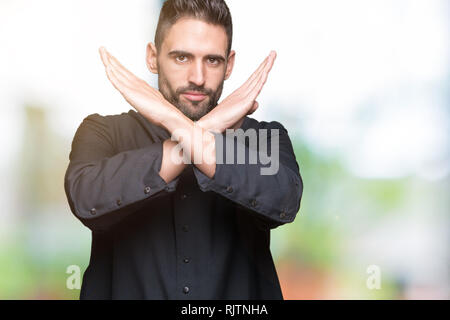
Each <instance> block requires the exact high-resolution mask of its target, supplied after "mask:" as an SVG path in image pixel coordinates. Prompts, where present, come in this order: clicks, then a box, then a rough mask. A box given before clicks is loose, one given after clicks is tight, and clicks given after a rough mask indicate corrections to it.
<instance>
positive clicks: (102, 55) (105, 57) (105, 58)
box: [98, 47, 109, 68]
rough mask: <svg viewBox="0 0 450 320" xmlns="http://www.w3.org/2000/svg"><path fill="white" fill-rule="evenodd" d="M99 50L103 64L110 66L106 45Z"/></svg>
mask: <svg viewBox="0 0 450 320" xmlns="http://www.w3.org/2000/svg"><path fill="white" fill-rule="evenodd" d="M98 51H99V53H100V58H101V60H102V62H103V65H104V66H105V68H106V67H107V66H108V64H109V62H108V57H107V56H106V52H105V47H100V49H99V50H98Z"/></svg>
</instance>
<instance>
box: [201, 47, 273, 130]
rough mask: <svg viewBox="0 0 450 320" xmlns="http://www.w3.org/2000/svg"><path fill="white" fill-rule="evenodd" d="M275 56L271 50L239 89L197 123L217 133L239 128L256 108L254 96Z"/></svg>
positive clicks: (261, 85) (262, 84) (266, 75)
mask: <svg viewBox="0 0 450 320" xmlns="http://www.w3.org/2000/svg"><path fill="white" fill-rule="evenodd" d="M276 56H277V54H276V52H275V51H272V52H271V53H270V54H269V56H268V57H267V58H266V59H265V60H264V61H263V62H262V63H261V65H260V66H259V67H258V69H257V70H256V71H255V72H254V73H253V74H252V75H251V76H250V78H249V79H248V80H247V81H246V82H245V83H244V84H243V85H242V86H241V87H240V88H239V89H237V90H236V91H234V92H233V93H232V94H230V95H229V96H228V97H227V98H225V99H224V100H223V101H222V102H221V103H220V104H219V105H217V107H216V108H214V109H213V110H212V111H211V112H209V113H208V114H207V115H205V116H204V117H203V118H201V119H200V120H199V121H198V122H197V124H198V125H199V126H201V127H202V128H204V129H206V130H208V131H212V132H217V133H223V132H225V130H226V129H238V128H240V127H241V125H242V123H243V121H244V118H245V117H246V116H247V115H250V114H252V113H253V112H255V111H256V110H257V109H258V106H259V105H258V102H257V101H256V98H257V97H258V95H259V94H260V92H261V90H262V88H263V86H264V84H265V83H266V81H267V77H268V75H269V72H270V70H271V69H272V66H273V64H274V62H275V59H276Z"/></svg>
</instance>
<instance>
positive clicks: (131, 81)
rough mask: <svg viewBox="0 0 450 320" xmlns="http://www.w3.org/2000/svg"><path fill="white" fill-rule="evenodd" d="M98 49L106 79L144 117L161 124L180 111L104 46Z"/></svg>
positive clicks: (158, 124)
mask: <svg viewBox="0 0 450 320" xmlns="http://www.w3.org/2000/svg"><path fill="white" fill-rule="evenodd" d="M99 51H100V56H101V59H102V62H103V64H104V65H105V68H106V74H107V76H108V79H109V80H110V81H111V83H112V84H113V86H114V87H115V88H116V89H117V90H118V91H119V92H120V93H121V94H122V96H123V97H124V98H125V100H126V101H127V102H128V103H129V104H130V105H131V106H133V107H134V108H135V109H136V110H137V111H139V113H140V114H142V115H143V116H144V117H145V118H147V119H148V120H149V121H151V122H153V123H154V124H156V125H157V126H161V125H162V122H163V120H164V119H166V118H167V117H168V116H170V115H171V114H174V113H180V111H179V110H178V109H177V108H176V107H174V106H173V105H172V104H170V103H169V102H168V101H167V100H166V99H165V98H164V96H163V95H162V94H161V92H159V91H158V90H156V89H155V88H153V87H151V86H150V85H149V84H147V82H145V81H144V80H142V79H139V78H138V77H136V76H135V75H134V74H133V73H131V72H130V71H128V70H127V69H126V68H125V67H124V66H122V65H121V64H120V62H119V61H118V60H117V59H116V58H115V57H113V56H112V55H111V54H110V53H109V52H108V51H106V49H105V48H104V47H101V48H100V50H99Z"/></svg>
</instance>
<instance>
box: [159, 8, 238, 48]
mask: <svg viewBox="0 0 450 320" xmlns="http://www.w3.org/2000/svg"><path fill="white" fill-rule="evenodd" d="M184 17H191V18H196V19H199V20H202V21H204V22H207V23H211V24H214V25H220V26H223V27H224V28H225V32H226V34H227V37H228V50H227V54H229V53H230V51H231V44H232V41H233V22H232V19H231V13H230V9H228V6H227V4H226V3H225V1H224V0H166V1H165V2H164V4H163V6H162V9H161V13H160V15H159V21H158V26H157V28H156V34H155V46H156V48H157V50H158V51H159V50H160V49H161V46H162V43H163V40H164V37H165V35H166V33H167V30H169V29H170V27H172V26H173V25H174V24H175V23H176V22H177V21H178V20H179V19H180V18H184Z"/></svg>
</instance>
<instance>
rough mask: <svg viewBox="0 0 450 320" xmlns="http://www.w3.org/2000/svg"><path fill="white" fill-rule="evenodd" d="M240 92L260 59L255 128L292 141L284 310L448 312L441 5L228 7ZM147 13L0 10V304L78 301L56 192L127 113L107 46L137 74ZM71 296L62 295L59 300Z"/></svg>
mask: <svg viewBox="0 0 450 320" xmlns="http://www.w3.org/2000/svg"><path fill="white" fill-rule="evenodd" d="M227 3H228V5H229V7H230V10H231V13H232V15H233V22H234V32H235V36H234V40H233V49H234V50H236V52H237V60H236V65H235V69H234V73H233V75H232V77H231V79H230V80H228V81H227V82H226V84H225V88H224V93H223V96H222V97H226V96H227V95H228V94H230V93H231V92H232V91H234V90H235V89H236V88H238V87H239V86H240V85H241V84H242V83H243V82H244V81H245V80H246V79H247V78H248V76H249V75H250V74H251V73H252V72H253V70H254V69H255V68H256V67H257V66H258V65H259V62H260V61H262V60H263V59H264V57H265V56H266V55H267V54H268V53H269V52H270V50H272V49H274V50H276V51H277V52H278V58H277V61H276V63H275V66H274V68H273V70H272V72H271V74H270V78H269V80H268V82H267V84H266V86H265V88H264V90H263V91H262V93H261V95H260V97H259V99H258V101H259V103H260V108H259V110H258V111H257V112H256V113H255V114H254V115H253V116H252V117H254V118H256V119H258V120H260V121H262V120H265V121H280V122H281V123H282V124H283V125H284V126H285V127H286V128H287V129H288V131H289V134H290V137H291V139H292V141H293V144H294V147H295V153H296V156H297V161H298V163H299V166H300V172H301V175H302V178H303V182H304V193H303V198H302V203H301V209H300V212H299V214H298V216H297V219H296V220H295V222H294V223H292V224H290V225H285V226H282V227H280V228H278V229H276V230H274V231H273V232H272V243H271V248H272V253H273V257H274V259H275V262H276V267H277V271H278V275H279V278H280V282H281V284H282V289H283V294H284V297H285V299H433V298H435V299H449V298H450V294H449V293H450V272H449V271H450V268H449V266H450V264H449V263H450V250H449V243H450V233H449V227H450V217H449V209H450V197H449V191H450V185H449V183H450V143H449V136H450V134H449V133H450V125H449V122H450V68H449V39H450V37H449V30H450V28H449V21H450V15H449V12H450V11H449V2H448V1H446V0H396V1H387V0H384V1H380V0H364V1H361V0H341V1H333V0H315V1H312V0H309V1H288V0H282V1H269V0H251V1H250V0H246V1H238V0H228V1H227ZM161 4H162V1H160V0H153V1H152V0H147V1H144V0H131V1H124V0H123V1H118V0H116V1H112V0H108V1H106V0H96V1H87V0H82V1H80V0H78V1H73V0H64V1H57V0H40V1H31V0H0V108H1V109H0V112H1V113H0V128H1V129H0V130H1V135H0V147H1V150H2V155H1V157H0V177H1V179H0V184H1V190H2V192H1V193H0V203H1V204H2V209H1V210H0V299H78V297H79V294H80V290H79V289H77V285H76V282H75V285H74V282H71V279H70V277H71V276H72V275H73V274H72V271H71V270H73V269H71V268H73V267H70V266H78V267H79V268H80V270H81V273H82V272H84V270H85V269H86V267H87V265H88V262H89V255H90V241H91V234H90V231H89V229H87V228H85V227H84V226H83V225H82V224H81V223H80V222H79V221H78V220H77V219H76V218H75V217H74V216H73V214H72V213H71V211H70V209H69V206H68V204H67V200H66V196H65V193H64V189H63V180H64V173H65V170H66V168H67V165H68V163H69V160H68V157H69V152H70V149H71V142H72V138H73V136H74V134H75V131H76V129H77V128H78V126H79V125H80V123H81V122H82V120H83V119H84V118H85V117H86V116H88V115H89V114H92V113H99V114H102V115H107V114H119V113H122V112H128V110H130V109H131V107H130V106H129V105H128V104H127V103H126V101H125V100H124V99H123V98H122V96H121V95H120V94H119V93H118V92H117V91H116V90H115V89H114V88H113V86H112V85H111V84H110V82H109V81H108V79H107V77H106V75H105V72H104V67H103V64H102V63H101V60H100V57H99V54H98V48H99V47H100V46H105V47H106V48H107V49H108V50H109V51H110V52H111V53H112V54H114V55H115V56H116V57H117V58H118V59H119V60H120V61H121V62H122V63H123V64H124V65H125V66H126V67H127V68H128V69H130V70H131V71H132V72H134V73H135V74H136V75H138V76H140V77H141V78H143V79H145V80H147V81H149V83H151V84H152V85H155V86H156V84H157V78H156V76H154V75H152V74H150V72H149V71H148V70H147V69H146V65H145V48H146V45H147V43H148V42H153V39H154V38H153V37H154V32H155V28H156V24H157V19H158V16H159V10H160V8H161ZM68 283H72V286H71V285H68Z"/></svg>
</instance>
